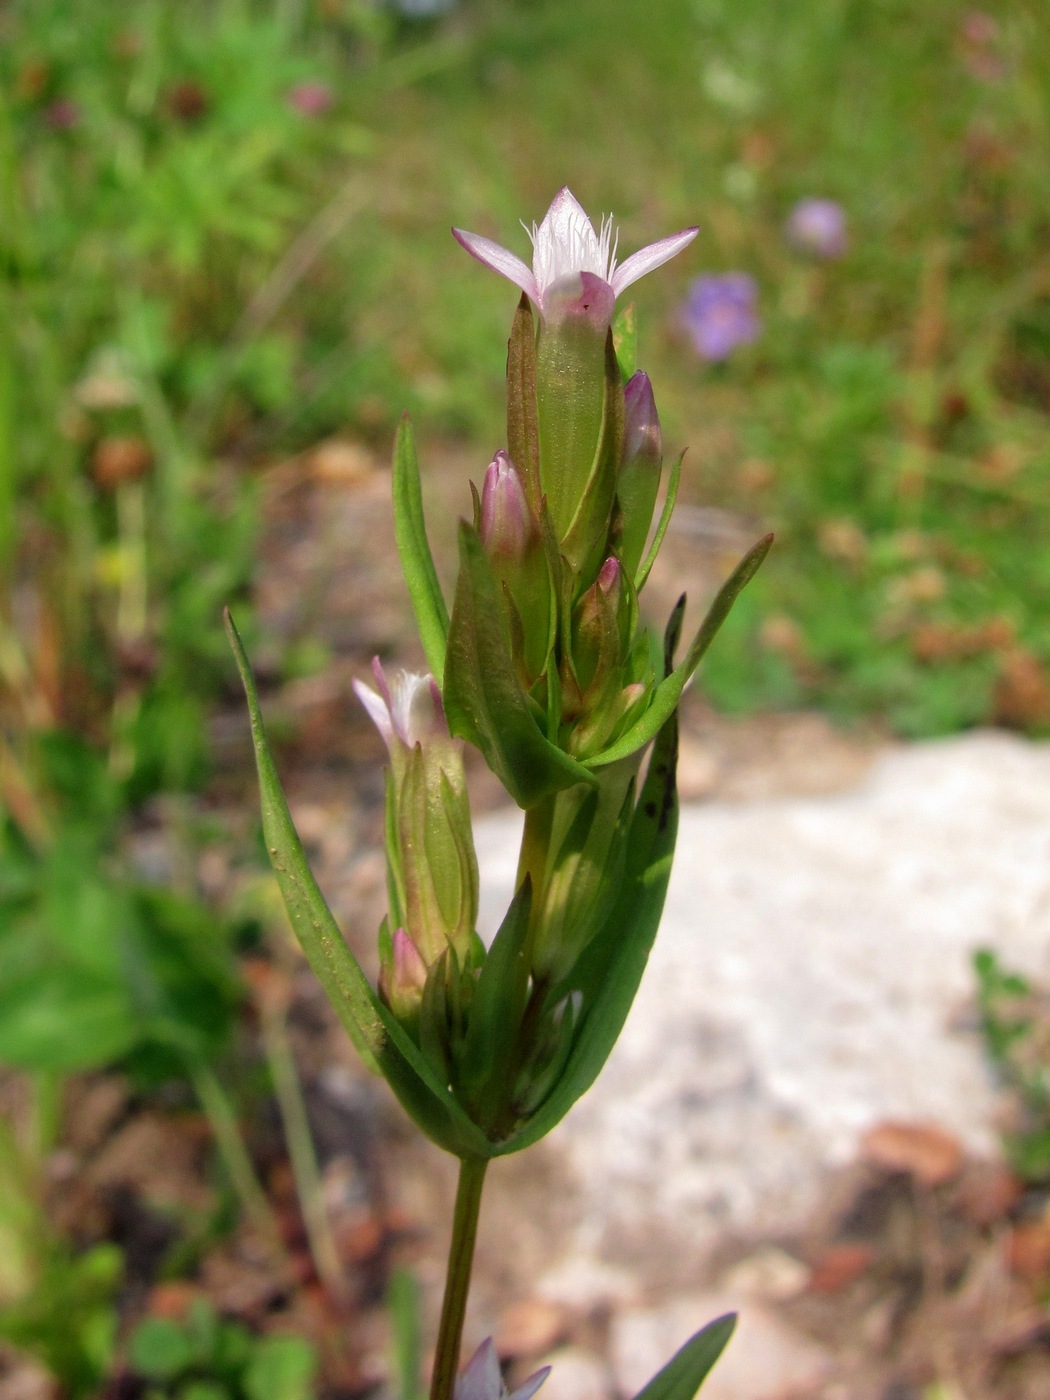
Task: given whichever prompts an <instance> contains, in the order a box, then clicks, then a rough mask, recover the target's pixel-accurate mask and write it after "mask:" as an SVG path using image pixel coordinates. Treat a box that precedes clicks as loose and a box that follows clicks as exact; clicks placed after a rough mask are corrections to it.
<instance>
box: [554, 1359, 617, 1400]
mask: <svg viewBox="0 0 1050 1400" xmlns="http://www.w3.org/2000/svg"><path fill="white" fill-rule="evenodd" d="M543 1365H544V1366H550V1367H551V1368H552V1369H551V1373H550V1375H549V1376H548V1377H547V1379H546V1380H545V1381H544V1382H543V1386H542V1388H541V1390H540V1391H539V1394H540V1395H541V1396H542V1397H543V1400H612V1397H613V1395H614V1393H615V1391H614V1386H613V1379H612V1376H611V1375H610V1372H609V1367H608V1366H607V1365H606V1364H605V1362H604V1361H603V1360H602V1359H601V1357H600V1356H596V1355H595V1354H594V1352H593V1351H587V1350H586V1349H585V1348H584V1347H561V1348H560V1349H559V1350H558V1351H554V1352H551V1354H550V1355H549V1356H545V1357H544V1358H543ZM536 1369H537V1370H538V1369H539V1368H538V1367H537V1368H536Z"/></svg>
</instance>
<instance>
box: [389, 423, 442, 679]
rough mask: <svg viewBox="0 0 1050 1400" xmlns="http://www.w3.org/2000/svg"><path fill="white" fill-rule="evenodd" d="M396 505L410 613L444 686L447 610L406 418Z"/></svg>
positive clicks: (397, 443) (397, 453) (397, 445)
mask: <svg viewBox="0 0 1050 1400" xmlns="http://www.w3.org/2000/svg"><path fill="white" fill-rule="evenodd" d="M393 503H394V534H395V537H396V539H397V552H398V555H399V556H400V559H401V569H402V572H403V573H404V575H405V583H406V584H407V586H408V596H409V598H410V599H411V600H412V611H413V612H414V613H415V616H416V625H417V626H418V627H419V635H420V638H421V639H422V642H423V650H424V651H425V652H426V657H427V665H428V666H429V667H430V669H431V671H432V672H433V674H434V677H435V679H436V680H437V683H438V685H440V684H441V678H442V676H443V675H444V673H445V639H446V637H447V636H448V608H447V607H446V605H445V598H444V595H443V594H442V592H441V585H440V583H438V576H437V570H436V569H435V568H434V559H433V556H432V555H431V553H430V543H429V541H428V540H427V531H426V525H425V523H424V521H423V493H422V489H421V487H420V484H419V461H418V458H417V457H416V444H415V439H414V438H413V436H412V425H411V423H410V422H409V421H408V419H407V418H403V419H402V420H401V424H400V426H399V427H398V430H397V437H396V438H395V439H394V480H393Z"/></svg>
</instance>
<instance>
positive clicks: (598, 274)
mask: <svg viewBox="0 0 1050 1400" xmlns="http://www.w3.org/2000/svg"><path fill="white" fill-rule="evenodd" d="M526 231H527V232H528V233H529V237H530V238H531V239H532V267H531V268H530V267H528V266H527V265H526V264H525V263H524V262H522V260H521V258H519V257H518V256H517V255H516V254H515V253H512V252H510V251H509V250H508V249H507V248H504V247H502V246H501V245H500V244H499V243H494V242H493V241H492V240H491V239H490V238H482V237H481V235H480V234H477V233H465V232H464V231H463V230H462V229H458V228H454V229H453V230H452V235H453V237H454V238H455V239H456V240H457V242H459V243H461V244H462V246H463V247H464V248H466V250H467V252H468V253H470V254H471V256H472V257H475V258H477V260H478V262H481V263H484V264H485V266H486V267H490V268H492V270H493V272H498V273H499V274H500V276H501V277H506V278H507V279H508V281H510V282H513V283H514V285H515V286H516V287H520V288H521V290H522V291H523V292H525V293H526V294H527V295H528V297H529V298H530V299H531V300H532V302H533V303H534V304H535V306H536V307H537V309H538V310H539V313H540V315H541V316H543V317H544V319H547V318H548V317H549V316H550V315H551V314H552V313H553V314H554V315H555V316H557V315H559V314H562V313H563V312H564V311H565V310H582V311H584V312H586V313H587V314H588V315H589V316H590V317H591V318H592V319H593V320H594V321H596V322H598V321H602V320H604V321H608V320H610V319H611V317H612V309H613V304H614V302H615V301H616V298H617V297H618V296H619V295H620V294H621V292H623V291H625V290H626V288H627V287H629V286H630V285H631V283H632V282H637V281H638V279H639V277H644V276H645V274H646V273H647V272H652V271H653V269H654V268H657V267H659V266H660V265H661V264H662V263H665V262H667V261H668V259H670V258H673V257H674V256H675V254H676V253H680V252H681V251H682V249H683V248H685V247H686V246H687V245H688V244H690V243H691V242H692V241H693V239H694V238H695V237H696V235H697V233H698V232H699V230H698V229H697V228H688V229H683V231H682V232H681V233H674V234H672V235H671V236H670V237H669V238H661V239H660V240H659V242H657V243H650V244H649V245H648V247H646V248H642V249H641V250H640V251H639V252H637V253H632V254H631V256H630V257H629V258H627V259H625V260H624V262H622V263H619V264H617V261H616V246H617V235H616V233H615V230H614V227H613V220H612V215H607V216H606V217H605V218H604V219H602V222H601V227H600V229H599V230H598V231H597V232H595V229H594V225H593V224H592V223H591V221H590V219H589V218H588V217H587V215H586V213H585V212H584V210H583V208H582V206H581V205H580V204H579V203H578V201H577V200H576V198H575V197H574V196H573V194H572V192H571V191H570V190H569V188H568V187H567V186H563V187H562V188H561V189H560V190H559V191H558V193H557V194H556V195H555V196H554V199H553V200H552V201H551V206H550V208H549V209H548V210H547V213H546V214H545V215H544V218H543V222H542V223H541V224H540V225H539V226H537V225H536V224H533V226H532V229H531V230H526Z"/></svg>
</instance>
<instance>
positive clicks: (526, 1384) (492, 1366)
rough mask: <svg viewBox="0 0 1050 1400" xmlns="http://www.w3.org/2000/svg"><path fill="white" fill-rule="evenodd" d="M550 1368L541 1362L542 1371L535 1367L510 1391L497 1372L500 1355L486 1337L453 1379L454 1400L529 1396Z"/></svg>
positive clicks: (524, 1399)
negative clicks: (454, 1380) (454, 1388)
mask: <svg viewBox="0 0 1050 1400" xmlns="http://www.w3.org/2000/svg"><path fill="white" fill-rule="evenodd" d="M550 1369H551V1368H550V1367H549V1366H544V1368H543V1370H542V1371H535V1372H534V1373H533V1374H532V1375H531V1376H529V1378H528V1379H527V1380H525V1381H523V1382H522V1384H521V1385H519V1386H518V1388H517V1390H515V1391H514V1392H513V1393H509V1392H508V1391H507V1387H506V1385H505V1384H504V1382H503V1377H502V1375H501V1374H500V1369H499V1357H498V1356H497V1355H496V1348H495V1346H494V1345H493V1343H492V1338H491V1337H486V1338H485V1340H484V1341H483V1342H482V1344H481V1346H479V1347H478V1349H477V1351H476V1352H475V1353H474V1355H473V1356H472V1357H471V1358H470V1360H469V1361H468V1362H467V1364H466V1367H465V1368H464V1370H463V1374H462V1375H461V1376H460V1377H459V1379H458V1380H457V1381H456V1396H455V1400H531V1397H532V1396H533V1395H535V1394H536V1392H537V1390H539V1388H540V1386H541V1385H542V1384H543V1382H544V1381H545V1380H546V1379H547V1377H548V1375H549V1374H550Z"/></svg>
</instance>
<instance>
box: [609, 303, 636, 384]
mask: <svg viewBox="0 0 1050 1400" xmlns="http://www.w3.org/2000/svg"><path fill="white" fill-rule="evenodd" d="M612 336H613V349H614V350H615V351H616V361H617V363H618V364H619V366H620V376H621V378H622V379H623V382H624V383H625V384H626V383H627V381H628V380H629V379H630V377H631V375H632V374H634V372H635V370H636V369H637V368H638V315H637V313H636V311H635V306H634V302H633V301H629V302H628V303H627V305H626V306H624V307H621V308H620V310H619V311H618V312H617V314H616V319H615V320H614V321H613V325H612Z"/></svg>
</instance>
